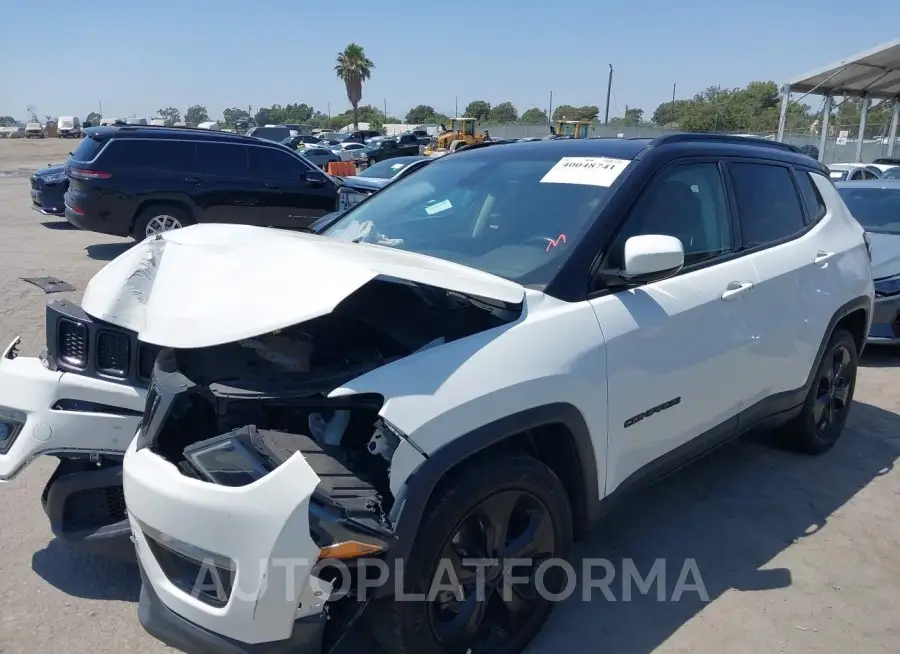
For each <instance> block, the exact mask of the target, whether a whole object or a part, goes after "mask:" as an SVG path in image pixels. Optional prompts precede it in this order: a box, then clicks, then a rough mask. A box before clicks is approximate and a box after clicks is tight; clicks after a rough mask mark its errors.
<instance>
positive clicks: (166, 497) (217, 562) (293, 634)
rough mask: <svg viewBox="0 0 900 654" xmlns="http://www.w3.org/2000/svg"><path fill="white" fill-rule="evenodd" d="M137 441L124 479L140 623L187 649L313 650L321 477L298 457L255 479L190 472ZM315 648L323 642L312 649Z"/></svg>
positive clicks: (319, 593)
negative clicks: (214, 478)
mask: <svg viewBox="0 0 900 654" xmlns="http://www.w3.org/2000/svg"><path fill="white" fill-rule="evenodd" d="M139 440H140V436H138V437H137V438H135V440H134V441H133V442H132V444H131V445H130V446H129V448H128V451H127V453H126V454H125V463H124V485H125V498H126V500H127V503H128V513H129V520H130V522H131V527H132V531H133V533H134V540H135V546H136V549H137V556H138V560H139V563H140V565H141V568H142V570H143V575H144V579H143V585H144V590H143V591H142V596H141V608H140V618H141V623H142V624H143V625H144V627H145V629H146V630H147V631H148V632H149V633H150V634H152V635H154V636H156V637H157V638H159V639H160V640H162V641H163V642H164V643H167V644H169V645H172V646H173V647H177V648H179V649H182V650H183V651H185V652H190V653H193V652H196V653H206V652H281V651H285V652H288V651H290V652H310V653H315V654H319V653H320V649H321V635H322V630H323V628H324V622H325V621H324V617H323V615H324V610H325V603H326V602H327V601H328V599H329V596H330V592H331V589H332V585H331V584H330V583H328V582H324V581H322V580H320V579H319V578H318V577H316V576H315V575H314V574H313V566H314V565H315V564H316V562H317V560H318V558H319V554H320V549H319V547H318V546H317V545H316V543H315V542H314V541H313V539H312V537H311V532H310V498H311V496H312V494H313V491H314V490H315V488H316V486H317V485H318V483H319V477H318V476H317V475H316V473H315V472H314V471H313V470H312V468H311V467H310V466H309V464H308V463H307V462H306V460H305V459H304V458H303V457H302V456H299V455H295V456H293V457H291V459H289V460H288V461H287V462H286V463H284V464H283V465H281V466H279V467H278V468H277V469H276V470H274V471H272V472H271V473H269V474H268V475H266V476H265V477H263V478H262V479H259V480H258V481H256V482H254V483H252V484H249V485H246V486H240V487H229V486H219V485H217V484H213V483H207V482H204V481H200V480H197V479H193V478H190V477H187V476H185V475H183V474H181V472H180V471H179V470H178V468H177V467H176V466H175V465H173V464H172V463H169V462H168V461H166V460H165V459H163V458H162V457H160V456H158V455H157V454H155V453H153V452H152V451H150V450H149V449H147V448H144V449H137V443H138V441H139ZM317 648H319V649H317Z"/></svg>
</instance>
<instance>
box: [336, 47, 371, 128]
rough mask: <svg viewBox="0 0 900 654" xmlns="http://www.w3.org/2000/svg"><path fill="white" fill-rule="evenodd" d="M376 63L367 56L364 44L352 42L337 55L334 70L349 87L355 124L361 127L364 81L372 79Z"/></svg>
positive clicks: (349, 98) (356, 126)
mask: <svg viewBox="0 0 900 654" xmlns="http://www.w3.org/2000/svg"><path fill="white" fill-rule="evenodd" d="M373 68H375V64H373V63H372V61H371V60H370V59H369V58H368V57H366V53H365V51H364V50H363V49H362V46H359V45H357V44H356V43H351V44H350V45H348V46H347V47H346V48H344V50H343V51H342V52H339V53H338V55H337V60H336V62H335V66H334V72H335V74H336V75H337V76H338V78H339V79H340V80H341V81H342V82H344V86H345V87H346V88H347V99H348V100H349V101H350V104H351V105H352V106H353V125H354V127H355V128H356V129H359V103H360V101H361V100H362V87H363V82H365V81H367V80H369V79H371V77H372V69H373Z"/></svg>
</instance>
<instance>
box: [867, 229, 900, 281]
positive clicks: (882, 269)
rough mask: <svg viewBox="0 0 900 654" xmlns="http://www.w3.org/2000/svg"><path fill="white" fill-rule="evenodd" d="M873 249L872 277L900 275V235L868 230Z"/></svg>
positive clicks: (881, 277) (880, 277)
mask: <svg viewBox="0 0 900 654" xmlns="http://www.w3.org/2000/svg"><path fill="white" fill-rule="evenodd" d="M867 234H868V238H869V243H870V245H871V249H872V278H873V279H883V278H884V277H891V276H893V275H900V235H897V234H879V233H877V232H867Z"/></svg>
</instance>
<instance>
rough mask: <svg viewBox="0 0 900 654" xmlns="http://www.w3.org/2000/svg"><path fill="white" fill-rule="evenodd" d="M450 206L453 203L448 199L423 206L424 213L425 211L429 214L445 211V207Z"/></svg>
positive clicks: (448, 207) (451, 206) (450, 207)
mask: <svg viewBox="0 0 900 654" xmlns="http://www.w3.org/2000/svg"><path fill="white" fill-rule="evenodd" d="M452 208H453V205H452V204H450V200H441V201H440V202H435V203H434V204H431V205H428V206H427V207H425V213H427V214H428V215H429V216H433V215H434V214H436V213H440V212H442V211H447V209H452Z"/></svg>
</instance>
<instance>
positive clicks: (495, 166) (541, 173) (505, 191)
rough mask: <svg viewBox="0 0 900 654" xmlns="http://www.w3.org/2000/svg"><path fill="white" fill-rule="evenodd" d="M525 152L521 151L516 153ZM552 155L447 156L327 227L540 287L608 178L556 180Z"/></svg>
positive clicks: (350, 237)
mask: <svg viewBox="0 0 900 654" xmlns="http://www.w3.org/2000/svg"><path fill="white" fill-rule="evenodd" d="M523 155H524V158H523ZM559 161H560V158H559V156H558V155H557V156H549V153H547V152H546V151H545V152H543V153H528V154H527V155H525V153H520V155H519V158H515V159H499V158H497V157H487V156H483V155H481V154H480V153H477V152H472V153H469V154H467V155H465V156H450V157H447V158H446V159H443V160H441V161H439V162H435V163H434V164H432V165H430V166H426V167H424V168H423V169H421V170H419V171H418V172H417V173H416V174H415V175H410V176H409V177H407V178H405V179H402V180H400V181H398V182H396V183H395V184H391V185H390V186H388V187H386V188H385V189H384V190H382V191H380V192H379V193H377V194H376V195H374V196H372V197H371V198H369V199H367V200H366V201H365V202H363V203H361V204H359V205H357V206H356V207H354V208H353V209H351V210H350V211H348V212H347V213H346V214H345V215H344V216H343V217H341V218H340V219H339V220H338V221H337V222H335V223H334V224H332V225H331V226H330V227H328V228H327V229H326V230H325V231H324V234H325V235H326V236H329V237H332V238H337V239H342V240H347V241H355V242H366V243H375V244H379V245H384V246H387V247H395V248H398V249H402V250H407V251H410V252H416V253H419V254H425V255H429V256H432V257H437V258H440V259H444V260H447V261H452V262H455V263H459V264H462V265H465V266H470V267H472V268H477V269H479V270H483V271H485V272H489V273H492V274H495V275H498V276H500V277H505V278H506V279H510V280H513V281H516V282H518V283H521V284H524V285H529V286H532V287H537V288H540V287H543V286H545V285H547V284H548V283H549V282H550V280H551V279H552V277H553V275H554V274H555V273H556V271H557V270H558V269H559V267H560V266H561V265H562V264H563V262H564V261H565V260H566V259H567V258H568V256H569V255H570V254H571V252H572V250H573V249H574V247H575V245H576V243H577V242H578V241H579V239H580V238H581V235H582V234H583V233H584V230H585V229H586V228H587V227H588V226H589V225H590V223H591V222H592V221H593V220H594V219H595V218H596V217H597V215H598V214H599V212H600V210H601V208H602V207H603V206H604V205H605V203H606V201H607V199H608V196H609V192H610V190H609V188H608V187H606V186H599V185H593V184H578V183H557V182H556V180H557V179H559V178H558V177H556V176H553V177H552V178H551V179H548V180H544V178H545V176H546V175H547V173H548V172H549V171H550V170H551V169H553V168H554V166H556V165H557V164H558V163H559Z"/></svg>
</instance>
